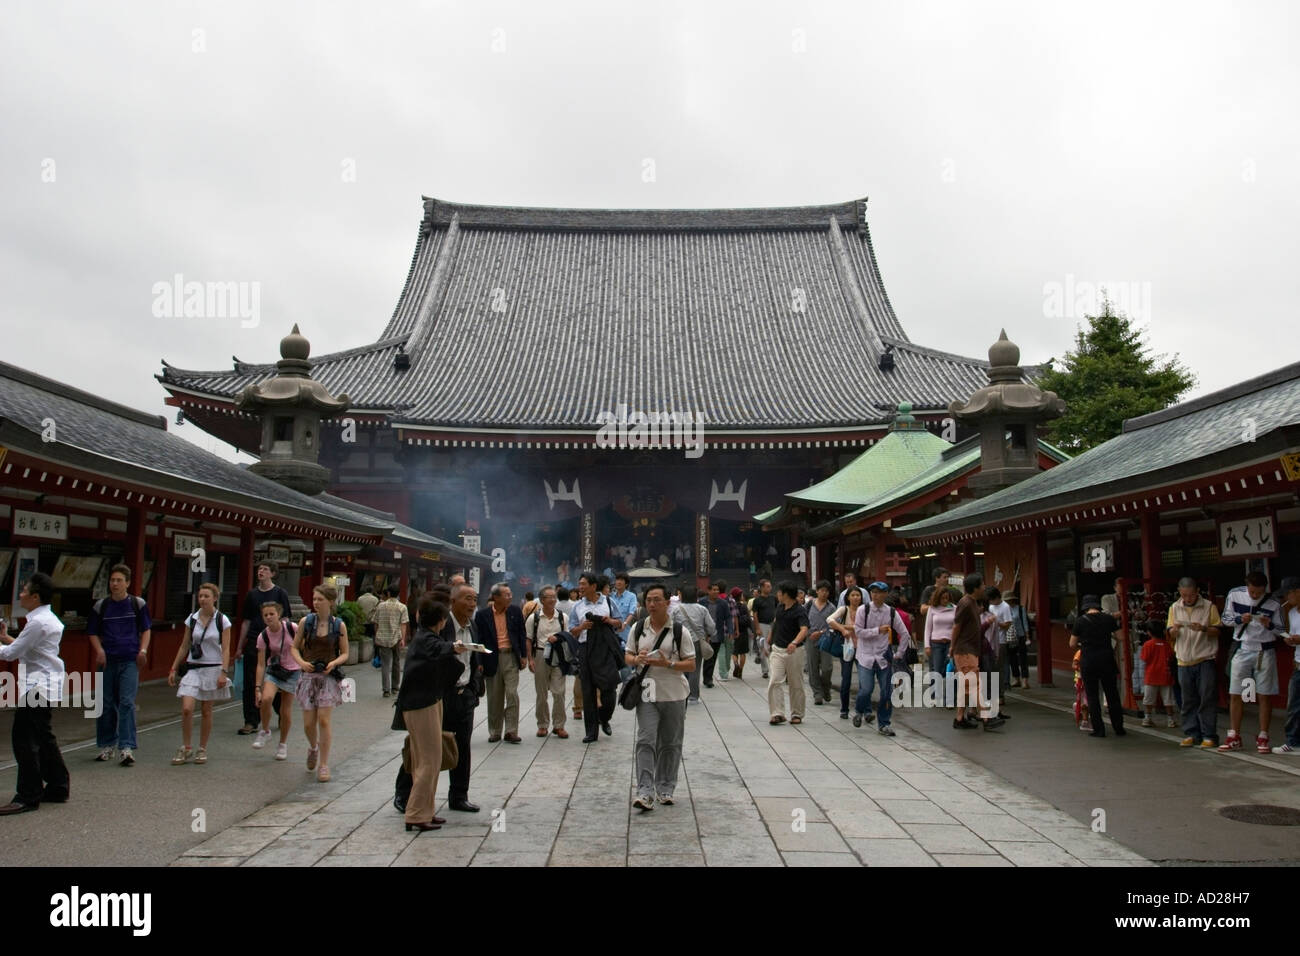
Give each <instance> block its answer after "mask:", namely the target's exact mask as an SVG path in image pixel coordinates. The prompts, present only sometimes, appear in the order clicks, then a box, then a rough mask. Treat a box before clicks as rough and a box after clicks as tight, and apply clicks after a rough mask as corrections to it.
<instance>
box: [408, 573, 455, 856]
mask: <svg viewBox="0 0 1300 956" xmlns="http://www.w3.org/2000/svg"><path fill="white" fill-rule="evenodd" d="M450 613H451V612H450V611H449V610H448V608H447V605H445V604H437V603H434V601H433V599H432V598H429V597H424V598H421V599H420V606H419V609H418V610H417V612H416V624H417V629H416V632H415V636H414V637H413V638H412V639H411V643H410V646H409V648H408V649H407V652H406V671H405V674H404V676H403V677H402V686H401V689H400V690H398V692H397V713H396V714H394V715H393V729H394V730H403V729H405V730H406V732H407V734H408V735H409V743H410V755H411V760H410V764H411V780H412V782H411V792H410V796H409V797H407V799H406V808H405V811H404V812H405V817H406V829H408V830H419V831H420V832H424V831H425V830H437V829H438V828H439V827H441V826H442V825H443V824H444V823H446V822H447V821H446V820H444V819H442V818H441V817H438V816H435V815H434V813H433V808H434V806H435V804H436V797H437V793H438V774H439V773H441V772H442V699H443V697H445V696H446V695H447V694H448V693H450V692H451V691H452V690H453V689H454V688H455V686H456V679H457V678H458V677H460V675H461V673H462V672H463V671H464V670H465V665H464V664H462V663H461V662H460V660H459V659H458V658H457V656H456V655H457V653H459V652H461V651H463V650H464V649H465V647H464V645H463V644H460V643H455V644H452V643H449V642H448V641H444V640H443V639H442V631H443V629H444V628H445V627H446V626H447V619H448V617H449V615H450Z"/></svg>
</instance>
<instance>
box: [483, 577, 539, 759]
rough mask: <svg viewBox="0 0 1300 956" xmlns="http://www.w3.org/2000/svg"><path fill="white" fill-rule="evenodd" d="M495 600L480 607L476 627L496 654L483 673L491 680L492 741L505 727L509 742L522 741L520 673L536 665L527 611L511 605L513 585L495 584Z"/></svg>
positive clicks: (484, 667)
mask: <svg viewBox="0 0 1300 956" xmlns="http://www.w3.org/2000/svg"><path fill="white" fill-rule="evenodd" d="M491 597H492V601H491V603H490V604H488V606H487V607H484V608H479V610H478V613H477V614H475V615H474V627H475V629H476V630H477V631H478V634H479V636H480V638H482V641H483V643H484V644H486V645H487V646H488V647H490V648H492V650H493V651H494V653H492V654H489V655H487V659H486V660H485V661H484V662H483V676H484V678H486V681H487V699H488V743H490V744H494V743H496V742H497V741H498V740H500V739H501V736H502V734H501V731H502V729H503V728H504V730H505V739H506V741H507V742H508V743H512V744H517V743H520V738H519V673H520V671H522V670H523V669H524V668H525V667H527V668H528V669H529V670H531V669H532V667H533V659H532V655H530V654H529V653H528V638H527V636H526V634H525V633H524V614H523V611H521V610H520V609H519V608H518V607H516V606H515V605H514V604H511V603H510V601H511V597H512V595H511V593H510V585H508V584H494V585H492V592H491Z"/></svg>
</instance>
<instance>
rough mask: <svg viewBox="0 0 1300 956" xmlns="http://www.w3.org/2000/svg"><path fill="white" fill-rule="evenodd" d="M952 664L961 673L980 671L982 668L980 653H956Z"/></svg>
mask: <svg viewBox="0 0 1300 956" xmlns="http://www.w3.org/2000/svg"><path fill="white" fill-rule="evenodd" d="M952 666H953V668H954V669H955V670H956V671H957V672H958V673H961V674H968V673H970V672H971V671H978V670H979V669H980V656H979V655H978V654H954V655H953V656H952Z"/></svg>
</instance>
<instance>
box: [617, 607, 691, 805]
mask: <svg viewBox="0 0 1300 956" xmlns="http://www.w3.org/2000/svg"><path fill="white" fill-rule="evenodd" d="M645 606H646V612H647V613H646V616H645V617H644V618H642V619H641V620H640V621H638V622H637V623H636V624H635V625H634V626H633V628H632V632H631V634H630V636H629V638H628V644H627V651H626V654H625V657H624V659H625V660H626V662H627V663H628V665H629V666H635V667H638V668H641V673H642V674H643V676H642V679H641V698H640V700H639V701H638V702H637V705H636V793H637V795H636V799H635V800H634V801H633V802H632V805H633V806H634V807H636V808H638V809H639V810H641V811H642V812H647V811H650V810H653V809H654V808H655V799H656V797H657V798H658V800H659V802H660V803H662V804H664V805H665V806H671V805H672V803H673V791H674V790H675V789H676V788H677V771H678V768H679V767H680V766H681V762H682V738H683V736H684V735H685V730H686V695H687V693H688V692H689V685H688V684H687V680H686V677H685V675H686V674H687V673H689V672H690V671H692V670H694V669H695V646H694V643H693V642H692V640H691V637H690V634H689V633H687V632H686V629H685V628H683V627H682V624H681V622H680V621H674V620H673V619H672V618H671V617H669V615H668V589H667V588H666V587H664V586H663V585H662V584H652V585H650V586H649V587H648V588H646V591H645Z"/></svg>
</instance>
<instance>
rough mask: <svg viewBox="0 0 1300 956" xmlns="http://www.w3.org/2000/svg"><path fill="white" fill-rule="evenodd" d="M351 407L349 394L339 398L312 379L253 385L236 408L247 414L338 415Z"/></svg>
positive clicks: (244, 391) (238, 399)
mask: <svg viewBox="0 0 1300 956" xmlns="http://www.w3.org/2000/svg"><path fill="white" fill-rule="evenodd" d="M351 404H352V400H351V399H350V398H349V397H348V395H347V393H346V392H344V393H343V394H341V395H339V396H338V397H337V398H336V397H334V396H333V395H331V394H330V393H329V390H328V389H327V388H325V386H324V385H322V384H321V383H320V382H317V381H314V380H313V379H309V378H308V379H302V378H299V379H293V378H273V379H269V380H268V381H265V382H261V383H259V384H257V385H249V386H248V387H247V388H244V389H243V390H242V391H240V393H239V394H238V395H236V396H235V405H236V407H238V408H240V409H242V410H244V411H251V410H253V409H257V408H282V407H286V406H307V407H310V408H314V409H316V410H317V411H320V412H322V413H326V414H337V413H339V412H343V411H346V410H347V408H348V406H349V405H351Z"/></svg>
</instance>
